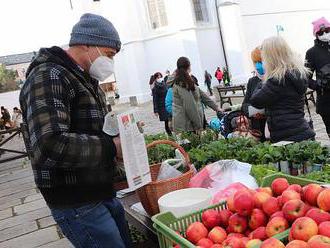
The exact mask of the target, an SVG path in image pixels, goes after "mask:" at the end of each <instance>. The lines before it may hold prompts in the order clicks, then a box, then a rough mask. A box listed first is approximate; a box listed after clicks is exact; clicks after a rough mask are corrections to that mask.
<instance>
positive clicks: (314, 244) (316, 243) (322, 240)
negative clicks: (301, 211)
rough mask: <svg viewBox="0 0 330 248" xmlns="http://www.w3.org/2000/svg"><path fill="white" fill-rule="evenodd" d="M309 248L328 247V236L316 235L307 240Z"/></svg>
mask: <svg viewBox="0 0 330 248" xmlns="http://www.w3.org/2000/svg"><path fill="white" fill-rule="evenodd" d="M308 245H309V248H330V238H328V237H326V236H323V235H316V236H314V237H312V238H311V239H310V240H308Z"/></svg>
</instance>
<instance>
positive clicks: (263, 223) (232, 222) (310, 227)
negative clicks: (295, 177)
mask: <svg viewBox="0 0 330 248" xmlns="http://www.w3.org/2000/svg"><path fill="white" fill-rule="evenodd" d="M226 203H227V209H208V210H205V211H204V212H203V213H202V216H201V221H200V222H194V223H191V224H190V225H189V226H188V228H187V229H186V231H185V232H184V233H182V234H183V236H184V237H185V238H186V239H188V240H189V241H190V242H191V243H192V244H194V245H195V246H196V247H199V248H256V247H261V248H284V247H287V248H330V213H329V211H330V189H325V188H322V187H321V186H320V185H318V184H308V185H306V186H304V187H302V186H300V185H298V184H292V185H290V184H289V183H288V181H287V179H285V178H277V179H275V180H274V181H273V182H272V184H271V186H270V187H263V188H258V189H256V190H249V189H246V190H243V191H238V192H236V193H235V194H233V195H231V196H230V197H228V198H227V202H226ZM288 228H290V231H289V232H288V231H287V233H288V235H286V236H285V235H284V238H287V239H288V240H289V243H288V244H287V245H284V244H283V243H282V241H280V240H279V239H281V238H279V236H281V235H282V236H283V232H284V231H286V230H287V229H288ZM275 235H277V236H275ZM275 237H277V238H275ZM282 238H283V237H282ZM173 247H175V248H180V245H174V246H173Z"/></svg>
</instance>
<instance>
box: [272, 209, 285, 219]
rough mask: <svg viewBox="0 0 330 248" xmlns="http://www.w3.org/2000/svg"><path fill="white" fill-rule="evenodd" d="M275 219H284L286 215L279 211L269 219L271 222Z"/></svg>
mask: <svg viewBox="0 0 330 248" xmlns="http://www.w3.org/2000/svg"><path fill="white" fill-rule="evenodd" d="M274 217H283V218H284V214H283V212H282V211H277V212H275V213H273V214H272V215H271V216H270V217H269V220H271V219H273V218H274Z"/></svg>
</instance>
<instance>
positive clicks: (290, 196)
mask: <svg viewBox="0 0 330 248" xmlns="http://www.w3.org/2000/svg"><path fill="white" fill-rule="evenodd" d="M295 199H298V200H301V197H300V194H299V193H297V192H296V191H294V190H288V189H287V190H285V191H284V192H283V193H282V197H281V201H282V204H283V205H284V204H285V203H287V202H288V201H290V200H295Z"/></svg>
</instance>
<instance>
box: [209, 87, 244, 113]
mask: <svg viewBox="0 0 330 248" xmlns="http://www.w3.org/2000/svg"><path fill="white" fill-rule="evenodd" d="M216 88H217V90H218V93H219V97H220V108H222V106H223V105H224V104H225V103H228V104H230V106H231V105H233V103H232V101H231V99H232V98H244V97H245V85H237V86H220V85H218V86H217V87H216ZM240 91H242V93H243V94H236V93H237V92H240ZM229 92H231V93H233V94H232V95H228V93H229Z"/></svg>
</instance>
